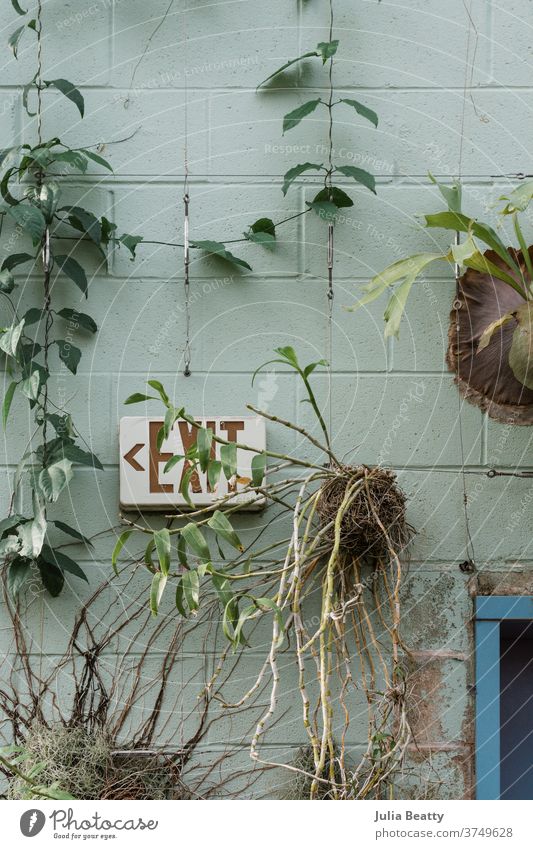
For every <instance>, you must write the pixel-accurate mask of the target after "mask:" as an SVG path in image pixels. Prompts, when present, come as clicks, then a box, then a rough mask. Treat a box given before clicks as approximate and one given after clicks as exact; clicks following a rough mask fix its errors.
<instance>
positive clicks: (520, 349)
mask: <svg viewBox="0 0 533 849" xmlns="http://www.w3.org/2000/svg"><path fill="white" fill-rule="evenodd" d="M514 317H515V318H516V321H517V327H516V330H515V332H514V333H513V341H512V342H511V349H510V351H509V365H510V366H511V369H512V370H513V374H514V376H515V377H516V379H517V380H518V381H519V382H520V383H522V384H523V385H524V386H527V388H528V389H533V306H532V305H531V304H530V303H525V304H523V305H522V306H521V307H518V309H517V310H516V311H515V313H514Z"/></svg>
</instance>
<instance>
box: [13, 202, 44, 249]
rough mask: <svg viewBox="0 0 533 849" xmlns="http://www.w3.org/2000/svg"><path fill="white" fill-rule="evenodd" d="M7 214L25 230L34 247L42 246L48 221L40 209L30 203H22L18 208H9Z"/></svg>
mask: <svg viewBox="0 0 533 849" xmlns="http://www.w3.org/2000/svg"><path fill="white" fill-rule="evenodd" d="M7 212H8V213H9V215H11V217H12V218H13V219H14V220H15V221H16V223H17V224H18V225H19V226H20V227H22V228H23V230H26V232H27V233H29V235H30V236H31V239H32V241H33V244H34V245H38V244H40V242H41V240H42V238H43V235H44V231H45V229H46V221H45V218H44V215H43V214H42V212H41V210H40V209H37V207H36V206H33V205H32V204H30V203H20V204H18V205H17V206H10V207H8V210H7Z"/></svg>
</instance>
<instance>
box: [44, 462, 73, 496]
mask: <svg viewBox="0 0 533 849" xmlns="http://www.w3.org/2000/svg"><path fill="white" fill-rule="evenodd" d="M72 478H73V472H72V463H71V462H70V460H66V459H65V460H60V461H59V462H57V463H52V465H51V466H48V468H47V469H43V470H42V471H41V473H40V474H39V478H38V485H39V489H40V490H41V492H42V493H43V495H44V496H45V498H47V499H48V501H57V499H58V498H59V496H60V494H61V492H62V491H63V490H64V489H65V487H66V486H67V485H68V484H69V482H70V481H71V480H72Z"/></svg>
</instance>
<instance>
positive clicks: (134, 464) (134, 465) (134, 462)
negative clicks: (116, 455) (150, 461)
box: [124, 442, 145, 472]
mask: <svg viewBox="0 0 533 849" xmlns="http://www.w3.org/2000/svg"><path fill="white" fill-rule="evenodd" d="M144 445H145V443H144V442H138V443H137V445H134V446H133V448H130V450H129V451H128V453H127V454H124V459H125V461H126V463H129V464H130V466H131V467H132V468H133V469H135V471H136V472H144V471H145V469H143V467H142V466H141V464H140V463H139V462H138V461H137V460H136V459H135V455H136V454H137V453H138V452H139V451H140V450H141V448H144Z"/></svg>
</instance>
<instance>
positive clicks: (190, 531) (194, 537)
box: [181, 522, 211, 562]
mask: <svg viewBox="0 0 533 849" xmlns="http://www.w3.org/2000/svg"><path fill="white" fill-rule="evenodd" d="M181 536H182V537H183V539H184V540H185V542H186V543H187V545H188V546H189V548H190V549H191V551H193V552H194V553H195V554H197V555H198V557H200V558H201V559H202V560H203V561H204V562H208V561H210V560H211V554H210V552H209V546H208V544H207V542H206V540H205V537H204V535H203V534H202V532H201V530H200V529H199V528H198V527H197V526H196V525H195V524H194V522H189V524H188V525H185V527H184V528H182V529H181Z"/></svg>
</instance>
